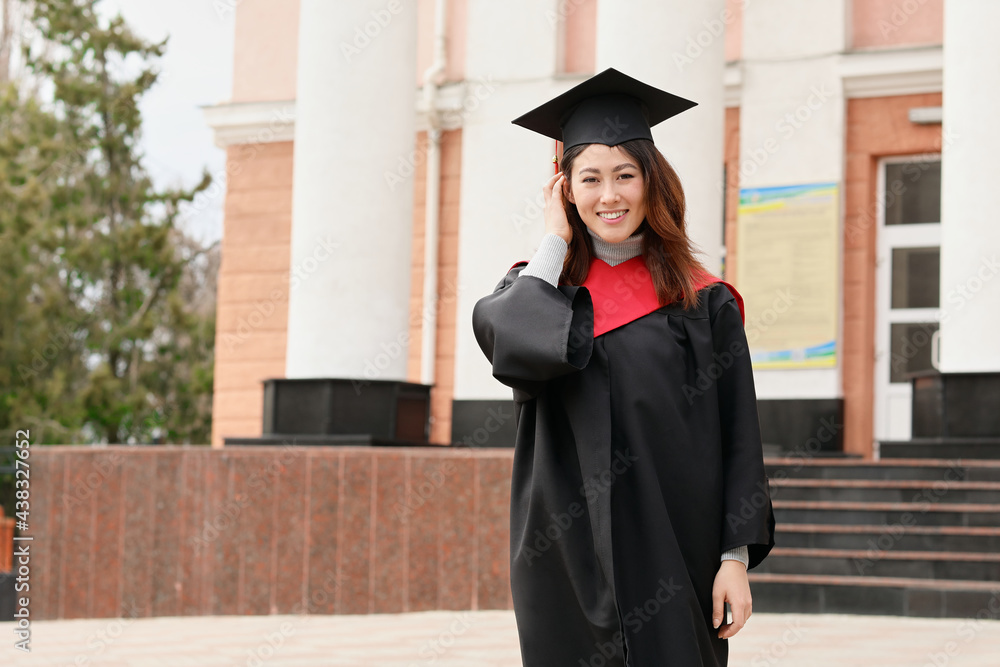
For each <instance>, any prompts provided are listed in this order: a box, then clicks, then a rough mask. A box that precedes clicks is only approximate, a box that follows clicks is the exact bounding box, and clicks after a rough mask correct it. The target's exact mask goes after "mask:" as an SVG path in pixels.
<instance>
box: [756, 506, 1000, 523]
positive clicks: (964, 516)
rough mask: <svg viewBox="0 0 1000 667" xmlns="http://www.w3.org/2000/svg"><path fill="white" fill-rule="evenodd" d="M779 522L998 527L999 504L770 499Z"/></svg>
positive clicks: (776, 519) (999, 516)
mask: <svg viewBox="0 0 1000 667" xmlns="http://www.w3.org/2000/svg"><path fill="white" fill-rule="evenodd" d="M772 504H773V506H774V517H775V521H776V522H779V523H831V524H834V523H835V524H854V525H869V526H870V525H886V524H888V525H889V526H897V525H898V526H903V527H905V526H984V527H989V526H998V525H1000V505H997V504H980V503H926V502H925V503H908V502H906V503H892V502H847V501H845V502H840V501H830V500H773V501H772Z"/></svg>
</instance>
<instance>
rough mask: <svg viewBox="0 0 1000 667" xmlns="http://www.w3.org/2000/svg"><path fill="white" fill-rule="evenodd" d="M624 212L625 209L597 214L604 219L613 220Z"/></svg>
mask: <svg viewBox="0 0 1000 667" xmlns="http://www.w3.org/2000/svg"><path fill="white" fill-rule="evenodd" d="M624 214H625V211H611V212H610V213H609V212H605V213H598V214H597V215H599V216H601V217H602V218H604V219H605V220H614V219H615V218H620V217H622V216H623V215H624Z"/></svg>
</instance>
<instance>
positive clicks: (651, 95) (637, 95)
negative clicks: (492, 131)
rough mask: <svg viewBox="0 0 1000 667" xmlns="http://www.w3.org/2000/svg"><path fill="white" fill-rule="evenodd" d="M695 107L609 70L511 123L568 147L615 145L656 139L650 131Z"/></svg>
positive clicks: (613, 70) (692, 103)
mask: <svg viewBox="0 0 1000 667" xmlns="http://www.w3.org/2000/svg"><path fill="white" fill-rule="evenodd" d="M696 105H697V102H692V101H691V100H686V99H684V98H683V97H678V96H677V95H673V94H671V93H668V92H666V91H665V90H660V89H659V88H655V87H653V86H650V85H648V84H645V83H643V82H642V81H639V80H638V79H633V78H632V77H630V76H628V75H627V74H622V73H621V72H619V71H618V70H616V69H614V68H613V67H609V68H608V69H606V70H604V71H603V72H601V73H600V74H595V75H594V76H592V77H590V78H589V79H587V80H586V81H584V82H583V83H581V84H579V85H577V86H574V87H573V88H570V89H569V90H567V91H566V92H565V93H563V94H562V95H559V96H558V97H555V98H553V99H551V100H549V101H548V102H546V103H545V104H543V105H541V106H540V107H537V108H535V109H532V110H531V111H529V112H528V113H526V114H524V115H523V116H521V117H519V118H515V119H514V120H512V121H511V122H512V123H513V124H515V125H520V126H521V127H525V128H527V129H529V130H531V131H533V132H538V133H539V134H544V135H545V136H547V137H552V138H553V139H555V140H556V141H561V142H563V149H567V148H571V147H572V146H577V145H579V144H606V145H608V146H616V145H618V144H620V143H622V142H625V141H629V140H631V139H649V140H650V141H652V140H653V134H652V132H651V131H650V129H649V128H651V127H652V126H654V125H656V124H657V123H660V122H662V121H665V120H666V119H668V118H670V117H671V116H676V115H677V114H679V113H681V112H682V111H687V110H688V109H690V108H691V107H693V106H696Z"/></svg>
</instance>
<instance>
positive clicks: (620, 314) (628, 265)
mask: <svg viewBox="0 0 1000 667" xmlns="http://www.w3.org/2000/svg"><path fill="white" fill-rule="evenodd" d="M717 282H718V283H722V284H723V285H725V286H726V287H727V288H729V291H730V292H732V293H733V296H734V297H736V303H737V305H739V307H740V316H741V317H742V318H743V321H744V323H745V322H746V316H745V315H744V312H743V297H742V296H740V293H739V292H737V291H736V288H735V287H733V286H732V285H730V284H729V283H727V282H726V281H724V280H722V279H721V278H717V277H715V276H713V275H712V274H711V273H708V272H700V271H699V272H698V273H696V274H695V284H694V288H695V290H696V291H697V290H700V289H702V288H703V287H706V286H708V285H711V284H712V283H717ZM583 286H584V287H586V288H587V289H588V290H589V291H590V297H591V299H592V300H593V302H594V338H596V337H598V336H600V335H601V334H604V333H607V332H609V331H611V330H612V329H617V328H618V327H621V326H624V325H626V324H628V323H629V322H631V321H632V320H637V319H639V318H640V317H644V316H645V315H649V314H650V313H651V312H653V311H654V310H658V309H659V308H661V306H660V302H659V300H658V299H657V298H656V288H655V287H653V277H652V274H650V272H649V270H648V269H647V268H646V262H645V260H644V259H643V257H642V255H637V256H635V257H633V258H632V259H630V260H628V261H626V262H622V263H621V264H619V265H618V266H611V265H610V264H608V263H607V262H605V261H603V260H600V259H597V258H594V259H592V260H591V261H590V271H589V272H588V273H587V279H586V280H585V281H583Z"/></svg>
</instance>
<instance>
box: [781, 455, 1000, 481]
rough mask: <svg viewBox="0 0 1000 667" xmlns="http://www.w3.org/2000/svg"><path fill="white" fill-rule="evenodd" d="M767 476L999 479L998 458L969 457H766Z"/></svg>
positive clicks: (784, 477)
mask: <svg viewBox="0 0 1000 667" xmlns="http://www.w3.org/2000/svg"><path fill="white" fill-rule="evenodd" d="M764 465H765V469H766V470H767V474H768V477H770V478H771V479H774V480H779V479H886V480H890V479H898V480H933V481H941V482H951V481H966V482H1000V461H986V460H968V459H954V460H945V459H912V458H911V459H891V460H882V461H868V460H859V459H851V458H843V459H819V458H808V457H780V458H779V457H768V458H765V459H764Z"/></svg>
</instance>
